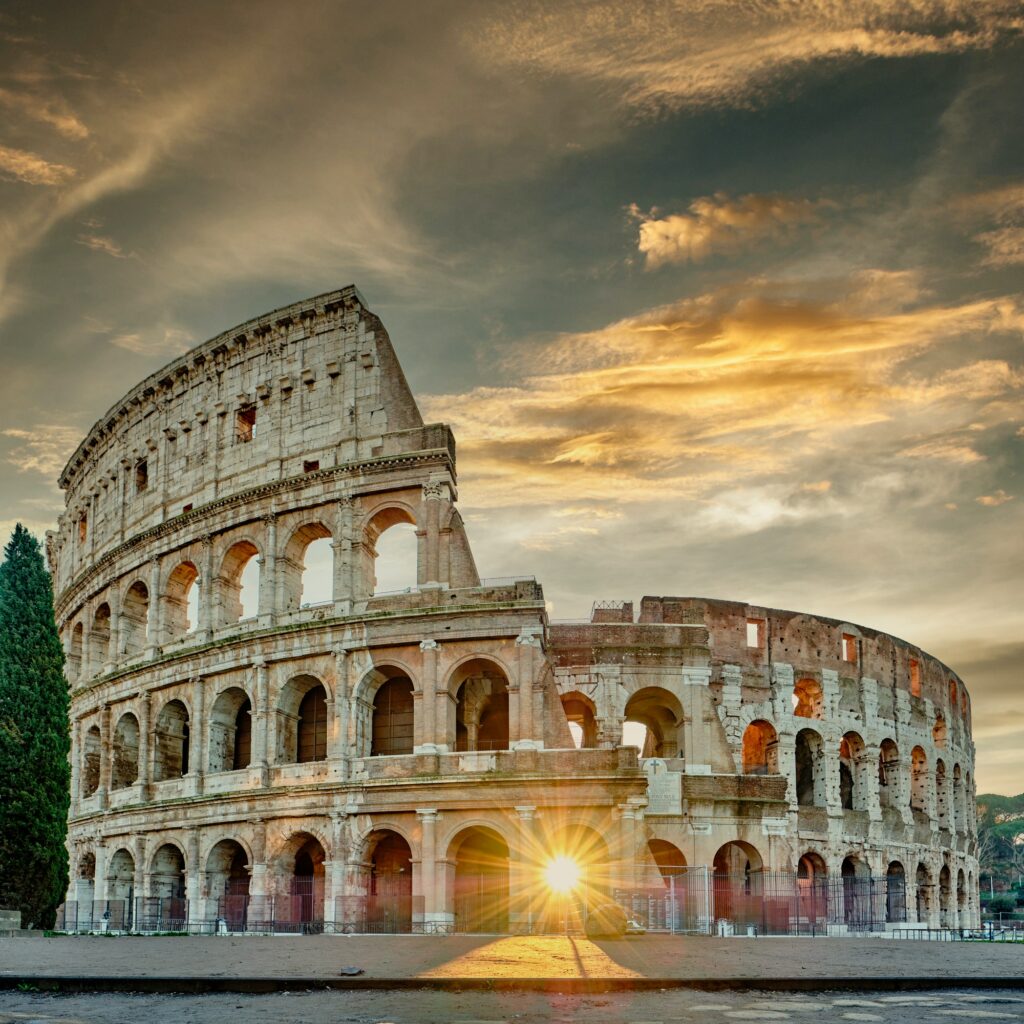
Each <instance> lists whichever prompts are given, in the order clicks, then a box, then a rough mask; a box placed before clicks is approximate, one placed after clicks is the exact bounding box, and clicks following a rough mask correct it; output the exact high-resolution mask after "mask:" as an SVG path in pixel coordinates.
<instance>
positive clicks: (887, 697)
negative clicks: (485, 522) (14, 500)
mask: <svg viewBox="0 0 1024 1024" xmlns="http://www.w3.org/2000/svg"><path fill="white" fill-rule="evenodd" d="M455 467H456V459H455V442H454V439H453V437H452V434H451V431H450V430H449V428H448V427H446V426H445V425H443V424H439V423H424V422H423V420H422V418H421V416H420V412H419V410H418V408H417V405H416V401H415V399H414V397H413V395H412V393H411V392H410V389H409V387H408V385H407V383H406V380H405V377H404V375H403V373H402V369H401V367H400V366H399V363H398V360H397V358H396V355H395V352H394V349H393V348H392V345H391V342H390V340H389V338H388V335H387V333H386V332H385V330H384V327H383V326H382V324H381V322H380V320H379V319H378V318H377V317H376V316H375V315H374V314H373V313H371V312H370V311H369V309H367V307H366V304H365V302H364V301H363V299H362V298H361V296H360V294H359V293H358V291H357V290H356V289H355V288H354V287H347V288H343V289H341V290H339V291H334V292H330V293H329V294H325V295H319V296H317V297H315V298H312V299H309V300H307V301H304V302H298V303H295V304H294V305H290V306H287V307H285V308H283V309H279V310H276V311H274V312H272V313H269V314H267V315H265V316H261V317H259V318H258V319H255V320H251V321H249V322H247V323H245V324H242V325H241V326H239V327H235V328H233V329H231V330H229V331H226V332H225V333H223V334H221V335H219V336H218V337H215V338H213V339H212V340H210V341H208V342H206V343H204V344H202V345H200V346H198V347H196V348H195V349H193V350H192V351H190V352H189V353H187V354H186V355H184V356H182V357H180V358H178V359H177V360H175V361H174V362H172V363H170V364H169V365H168V366H166V367H165V368H164V369H163V370H161V371H160V372H158V373H156V374H154V375H153V376H151V377H149V378H148V379H146V380H144V381H143V382H142V383H141V384H139V385H138V386H137V387H135V388H134V389H133V390H132V391H130V392H129V393H128V394H127V395H126V396H125V397H124V398H123V399H121V401H119V402H118V403H117V404H116V405H114V407H113V408H112V409H111V410H110V411H109V412H108V413H107V414H106V415H105V416H103V418H102V419H100V420H99V421H98V422H97V423H96V425H95V426H94V427H93V428H92V430H91V431H90V433H89V435H88V437H86V439H85V440H84V441H83V442H82V443H81V445H79V447H78V449H77V451H76V452H75V453H74V455H73V457H72V458H71V460H70V461H69V462H68V464H67V466H66V468H65V469H64V471H63V474H62V475H61V477H60V485H61V488H62V489H63V491H64V492H65V498H66V501H65V506H66V507H65V510H64V512H63V514H62V516H61V518H60V521H59V527H58V529H57V530H56V531H53V532H51V533H49V534H48V535H47V553H48V557H49V561H50V568H51V572H52V574H53V579H54V591H55V595H56V616H57V623H58V627H59V629H60V633H61V637H62V642H63V645H64V649H65V651H66V655H67V672H68V678H69V680H70V682H71V686H72V725H71V727H72V754H71V757H72V802H71V812H70V827H69V838H68V843H69V848H70V853H71V864H72V881H71V884H70V890H69V892H68V896H67V902H66V904H65V905H64V907H63V909H62V912H61V924H62V926H63V927H64V928H66V929H68V930H76V929H77V930H82V929H95V930H99V929H104V930H133V931H142V932H145V931H166V930H190V931H213V930H217V931H220V932H224V931H230V932H243V931H252V932H264V933H265V932H315V931H324V930H326V931H329V932H334V931H349V932H351V931H418V932H450V931H453V930H454V931H468V932H497V933H501V932H509V931H511V932H517V931H527V930H545V929H554V930H560V929H565V928H569V929H572V928H575V927H578V926H579V925H580V923H581V921H582V920H584V919H585V918H586V917H587V915H588V914H592V913H594V909H593V908H594V907H595V905H596V904H598V903H600V904H601V905H602V906H604V907H607V906H609V905H610V904H612V903H617V904H619V905H620V906H622V907H623V908H624V909H625V910H626V913H627V915H628V917H629V918H631V919H633V920H634V921H636V922H638V923H639V924H640V925H642V926H644V927H646V928H649V929H666V930H669V931H680V932H683V931H686V932H698V933H700V932H703V933H710V932H715V931H717V932H718V933H720V934H729V933H732V932H734V931H737V932H740V933H742V934H749V933H750V932H752V931H755V930H756V931H757V932H758V933H781V934H802V933H807V934H837V935H841V934H849V933H851V932H863V931H877V932H885V931H887V930H893V929H911V928H925V927H930V928H938V927H950V928H957V927H960V928H962V927H973V926H975V925H977V923H978V921H979V907H978V893H977V878H978V862H977V859H976V853H977V847H976V822H975V810H974V782H973V758H974V749H973V744H972V741H971V731H970V700H969V697H968V694H967V690H966V689H965V687H964V684H963V683H962V681H961V680H960V679H959V678H958V677H957V675H956V674H955V673H954V672H952V671H951V670H950V669H949V668H947V667H946V666H945V665H943V664H942V663H941V662H939V661H937V660H936V659H935V658H933V657H931V656H930V655H928V654H927V653H925V652H924V651H922V650H920V649H919V648H916V647H914V646H913V645H911V644H909V643H906V642H904V641H903V640H899V639H897V638H895V637H893V636H889V635H886V634H885V633H880V632H878V631H876V630H873V629H868V628H865V627H862V626H858V625H855V624H854V623H850V622H839V621H835V620H833V619H826V618H822V617H819V616H815V615H811V614H804V613H798V612H789V611H778V610H774V609H771V608H762V607H755V606H751V605H748V604H744V603H743V602H738V601H737V602H733V601H723V600H710V599H702V598H694V597H645V598H643V599H642V600H641V601H640V604H639V609H635V608H634V606H633V604H632V602H630V601H603V600H602V601H597V602H595V603H594V606H593V610H592V612H591V615H590V618H589V620H586V621H573V622H558V621H549V618H548V615H547V613H546V609H545V602H544V597H543V592H542V589H541V586H540V584H539V583H538V582H537V581H536V580H535V579H534V578H533V577H531V576H523V577H515V578H502V579H483V578H481V577H480V576H479V574H478V571H477V567H476V563H475V561H474V558H473V553H472V551H471V548H470V544H469V538H468V537H467V534H466V530H465V528H464V525H463V520H462V518H461V517H460V515H459V512H458V509H457V507H456V498H457V491H456V471H455ZM391 538H398V541H396V542H395V545H392V548H389V544H391ZM388 550H393V551H398V552H402V551H404V552H406V555H405V564H404V569H405V570H406V571H407V572H408V577H407V581H406V585H405V586H402V587H399V588H398V589H395V588H394V587H393V586H391V585H390V584H388V585H387V586H386V587H384V586H382V585H381V584H379V583H378V579H377V577H378V575H379V568H380V566H379V562H380V560H381V559H382V558H383V554H382V552H385V551H388ZM392 561H393V560H392ZM398 563H399V564H398V568H399V569H401V568H403V566H402V564H401V558H399V559H398Z"/></svg>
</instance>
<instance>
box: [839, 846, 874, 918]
mask: <svg viewBox="0 0 1024 1024" xmlns="http://www.w3.org/2000/svg"><path fill="white" fill-rule="evenodd" d="M840 873H841V875H842V879H843V920H844V921H845V922H846V925H847V927H848V928H852V929H854V930H862V929H864V928H869V927H870V926H871V924H872V922H873V920H874V908H873V906H872V895H873V893H872V882H871V867H870V865H869V864H868V863H867V861H866V860H864V859H863V858H861V857H859V856H857V855H855V854H851V855H850V856H848V857H844V858H843V863H842V867H841V869H840Z"/></svg>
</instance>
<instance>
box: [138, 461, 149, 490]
mask: <svg viewBox="0 0 1024 1024" xmlns="http://www.w3.org/2000/svg"><path fill="white" fill-rule="evenodd" d="M147 487H149V464H148V463H147V462H146V460H145V459H140V460H139V461H138V462H137V463H136V464H135V493H136V494H141V493H142V492H143V491H144V490H145V489H146V488H147Z"/></svg>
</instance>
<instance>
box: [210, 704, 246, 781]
mask: <svg viewBox="0 0 1024 1024" xmlns="http://www.w3.org/2000/svg"><path fill="white" fill-rule="evenodd" d="M208 723H209V733H210V748H209V751H208V754H207V765H206V770H207V771H209V772H230V771H237V770H239V769H242V768H248V767H249V765H250V763H251V761H252V701H251V700H250V699H249V694H248V693H246V691H245V690H243V689H242V688H241V687H240V686H229V687H227V688H226V689H224V690H221V692H220V693H218V694H217V698H216V700H214V702H213V705H212V706H211V707H210V712H209V718H208Z"/></svg>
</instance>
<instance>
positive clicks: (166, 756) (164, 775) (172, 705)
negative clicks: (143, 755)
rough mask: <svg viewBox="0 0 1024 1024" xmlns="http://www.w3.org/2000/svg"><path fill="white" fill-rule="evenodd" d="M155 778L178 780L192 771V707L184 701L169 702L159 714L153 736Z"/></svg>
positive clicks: (158, 779)
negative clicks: (190, 728) (190, 725)
mask: <svg viewBox="0 0 1024 1024" xmlns="http://www.w3.org/2000/svg"><path fill="white" fill-rule="evenodd" d="M153 740H154V743H153V781H154V782H163V781H164V780H165V779H178V778H181V777H182V776H183V775H187V774H188V767H189V720H188V708H186V707H185V705H184V704H183V703H182V702H181V701H180V700H172V701H168V702H167V703H166V704H165V705H164V706H163V709H162V710H161V711H160V714H159V715H158V716H157V720H156V729H155V731H154V735H153Z"/></svg>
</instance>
